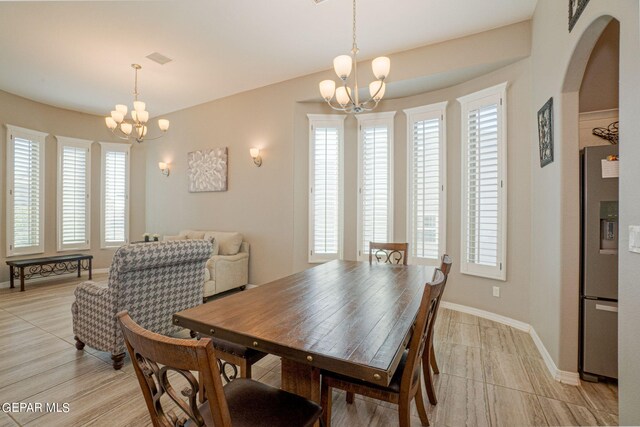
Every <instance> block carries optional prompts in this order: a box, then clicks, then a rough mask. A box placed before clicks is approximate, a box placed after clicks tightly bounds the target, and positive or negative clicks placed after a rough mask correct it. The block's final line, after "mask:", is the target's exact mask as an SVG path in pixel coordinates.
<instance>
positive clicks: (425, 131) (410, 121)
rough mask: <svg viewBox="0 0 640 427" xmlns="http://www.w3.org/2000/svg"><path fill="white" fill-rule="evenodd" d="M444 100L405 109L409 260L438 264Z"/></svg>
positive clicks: (442, 232)
mask: <svg viewBox="0 0 640 427" xmlns="http://www.w3.org/2000/svg"><path fill="white" fill-rule="evenodd" d="M446 105H447V103H446V102H442V103H438V104H433V105H427V106H423V107H417V108H411V109H407V110H405V113H406V114H407V135H408V142H409V144H408V148H407V150H408V162H407V164H408V168H407V169H408V171H407V172H408V176H407V183H408V193H409V194H408V221H407V224H408V230H407V236H408V240H409V254H410V256H409V261H410V262H412V263H420V264H431V265H439V260H440V257H441V256H442V254H444V253H445V250H446V249H445V247H446V246H445V245H446V192H445V181H446V166H447V163H446V139H445V121H444V118H445V109H446Z"/></svg>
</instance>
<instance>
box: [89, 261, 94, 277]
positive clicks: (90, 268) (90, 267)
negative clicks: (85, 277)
mask: <svg viewBox="0 0 640 427" xmlns="http://www.w3.org/2000/svg"><path fill="white" fill-rule="evenodd" d="M91 261H93V259H92V258H89V280H91V270H92V266H91Z"/></svg>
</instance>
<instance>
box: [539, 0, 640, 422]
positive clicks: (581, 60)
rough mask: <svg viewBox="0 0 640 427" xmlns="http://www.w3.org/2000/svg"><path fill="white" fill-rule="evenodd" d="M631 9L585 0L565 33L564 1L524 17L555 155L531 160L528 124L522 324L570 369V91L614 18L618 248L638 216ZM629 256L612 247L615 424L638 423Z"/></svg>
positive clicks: (630, 0) (638, 36)
mask: <svg viewBox="0 0 640 427" xmlns="http://www.w3.org/2000/svg"><path fill="white" fill-rule="evenodd" d="M639 13H640V11H639V8H638V2H637V0H619V1H608V0H591V1H590V2H589V4H588V5H587V7H586V9H585V10H584V12H583V14H582V16H581V17H580V20H579V21H578V23H577V25H576V26H575V27H574V29H573V31H572V32H571V33H569V32H568V31H567V10H566V2H561V1H556V0H539V1H538V4H537V7H536V11H535V13H534V17H533V43H532V52H531V64H532V76H533V92H532V97H531V99H532V103H533V105H532V108H533V110H534V111H535V110H537V109H538V108H540V106H542V105H543V104H544V102H546V100H547V99H548V98H549V97H550V96H553V97H554V100H555V101H556V102H555V103H554V109H555V112H554V115H555V146H556V150H555V153H556V158H555V161H554V163H552V164H551V165H549V166H547V167H545V168H543V169H541V168H540V167H539V165H538V160H537V158H538V153H537V150H538V149H537V132H536V131H535V129H532V133H531V141H532V143H531V159H532V162H533V166H532V181H531V184H532V185H531V187H532V189H533V191H532V221H533V222H532V229H533V233H532V237H533V239H532V265H531V283H532V287H533V288H532V292H531V323H532V325H533V326H534V327H535V329H536V331H537V332H538V334H539V335H540V337H541V339H542V341H543V342H544V344H545V346H546V348H547V349H548V350H549V353H550V354H551V356H552V358H553V359H554V361H555V362H556V364H557V365H558V366H559V368H560V369H563V370H567V371H574V372H575V370H576V366H577V342H578V285H579V283H578V282H579V271H578V265H579V262H578V261H579V260H578V257H579V229H578V227H579V198H578V176H579V174H578V169H579V168H578V150H579V145H578V130H579V127H578V113H579V100H578V92H579V88H580V84H581V82H582V76H583V74H584V70H585V68H586V65H587V61H588V59H589V55H590V53H591V50H592V49H593V46H594V45H595V43H596V42H597V40H598V38H599V36H600V34H601V32H602V31H603V30H604V29H605V27H606V25H607V24H608V23H609V22H610V19H611V17H615V18H616V19H618V20H619V21H620V90H619V93H620V156H621V158H622V159H625V160H623V164H622V165H621V167H620V218H621V223H620V230H623V231H622V233H621V235H620V247H621V248H626V247H628V235H627V233H625V232H624V230H628V226H629V225H630V224H640V193H639V192H638V191H637V183H638V182H640V169H639V168H637V167H636V166H635V164H636V163H637V162H638V161H639V160H640V144H638V142H637V135H640V121H638V119H637V118H638V117H639V116H640V86H638V84H637V81H638V80H637V79H638V75H640V32H639ZM531 120H532V123H533V121H534V120H535V118H534V117H532V118H531ZM532 126H533V124H532ZM625 165H626V166H625ZM540 207H544V209H541V208H540ZM639 257H640V255H638V254H634V253H631V252H628V251H627V250H624V249H623V250H621V251H620V256H619V299H620V305H619V310H620V312H619V331H618V337H619V378H620V379H619V386H620V423H621V424H626V425H637V424H640V407H639V406H638V404H637V402H638V401H640V365H639V364H638V363H637V355H638V354H640V340H639V339H638V334H637V330H636V329H637V325H638V324H640V287H638V278H639V277H640V258H639Z"/></svg>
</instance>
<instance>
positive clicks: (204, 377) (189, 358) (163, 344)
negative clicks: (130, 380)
mask: <svg viewBox="0 0 640 427" xmlns="http://www.w3.org/2000/svg"><path fill="white" fill-rule="evenodd" d="M118 322H119V324H120V327H121V329H122V333H123V335H124V340H125V344H126V346H127V350H128V351H129V355H130V356H131V360H132V363H133V368H134V370H135V372H136V376H137V378H138V382H139V383H140V388H141V389H142V394H143V395H144V398H145V401H146V403H147V409H148V410H149V415H150V416H151V420H152V422H153V425H154V426H160V427H174V426H178V425H184V424H185V423H186V422H187V421H191V422H192V424H193V425H196V426H204V425H205V423H204V419H203V417H202V414H201V413H200V410H199V409H198V400H197V393H198V391H199V389H200V384H199V383H198V380H197V379H196V378H195V376H194V375H193V374H192V373H191V371H198V372H200V374H201V375H200V378H201V381H203V382H204V393H205V394H206V398H207V400H208V402H209V409H210V412H211V415H212V417H213V420H214V423H215V425H216V427H218V426H221V427H230V426H231V418H230V415H229V408H228V406H227V402H226V400H225V397H224V391H223V387H222V380H221V379H220V371H219V369H218V365H217V363H216V358H215V355H214V351H213V345H212V344H211V340H210V339H208V338H202V339H201V340H199V341H195V340H186V339H177V338H170V337H166V336H163V335H159V334H156V333H153V332H151V331H147V330H145V329H144V328H142V327H141V326H139V325H138V324H137V323H135V322H134V321H133V319H131V317H130V316H129V314H128V313H127V312H126V311H123V312H120V313H118ZM170 376H171V377H173V378H176V377H182V379H183V381H180V383H181V387H182V388H181V389H180V391H179V392H177V391H176V389H175V388H174V387H173V386H172V380H171V379H170V378H169V377H170ZM185 381H186V383H187V386H186V387H184V386H183V385H182V383H184V382H185ZM163 395H166V396H168V397H169V398H170V399H171V400H172V401H173V402H174V403H175V404H176V406H177V408H178V409H180V410H181V411H182V414H181V416H180V417H179V416H177V415H176V414H175V413H173V412H171V411H169V412H167V411H165V409H164V408H163V406H162V403H161V397H162V396H163Z"/></svg>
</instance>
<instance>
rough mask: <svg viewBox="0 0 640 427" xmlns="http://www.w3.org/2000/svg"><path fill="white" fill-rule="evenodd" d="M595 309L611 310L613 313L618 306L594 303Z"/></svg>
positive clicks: (616, 310)
mask: <svg viewBox="0 0 640 427" xmlns="http://www.w3.org/2000/svg"><path fill="white" fill-rule="evenodd" d="M596 310H602V311H611V312H613V313H617V312H618V307H614V306H612V305H604V304H596Z"/></svg>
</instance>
